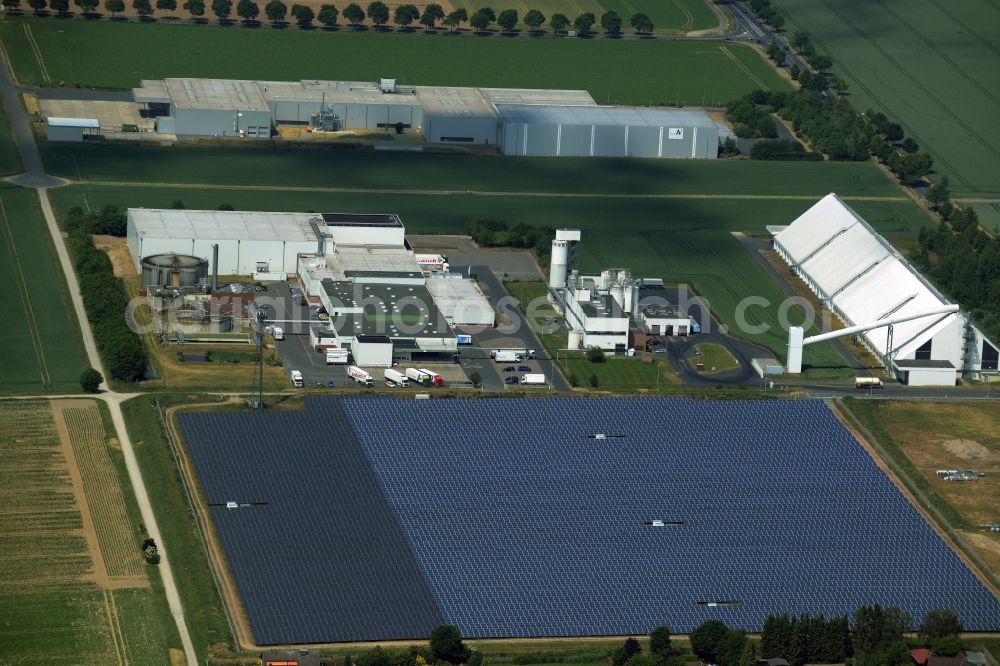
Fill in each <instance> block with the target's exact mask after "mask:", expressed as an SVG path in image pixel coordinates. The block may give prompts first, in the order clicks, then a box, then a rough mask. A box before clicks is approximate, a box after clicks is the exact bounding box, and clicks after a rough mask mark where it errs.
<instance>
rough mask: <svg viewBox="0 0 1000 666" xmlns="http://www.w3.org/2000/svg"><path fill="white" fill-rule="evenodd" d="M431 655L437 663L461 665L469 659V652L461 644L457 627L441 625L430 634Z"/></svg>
mask: <svg viewBox="0 0 1000 666" xmlns="http://www.w3.org/2000/svg"><path fill="white" fill-rule="evenodd" d="M430 647H431V655H432V656H433V657H434V659H436V660H438V661H447V662H448V663H450V664H463V663H465V660H466V659H467V658H468V657H469V650H468V648H466V647H465V645H464V644H463V643H462V632H461V631H459V629H458V627H456V626H453V625H450V624H442V625H441V626H439V627H436V628H435V629H434V631H432V632H431V642H430Z"/></svg>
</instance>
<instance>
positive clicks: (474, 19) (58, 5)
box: [3, 0, 654, 36]
mask: <svg viewBox="0 0 1000 666" xmlns="http://www.w3.org/2000/svg"><path fill="white" fill-rule="evenodd" d="M100 1H101V0H73V3H74V4H75V5H76V6H77V7H79V8H80V9H81V10H83V12H84V13H85V14H89V13H92V12H94V11H95V10H96V9H97V8H98V6H99V4H100ZM210 1H211V4H210V5H208V4H206V0H182V2H183V4H182V5H181V8H182V9H184V11H186V12H188V14H190V15H191V17H192V18H195V19H200V18H201V17H203V16H204V15H205V12H206V10H208V9H210V10H211V12H212V13H213V14H214V15H215V17H216V18H217V19H218V20H219V21H221V22H226V21H229V20H230V19H231V17H232V16H233V13H234V9H235V15H236V16H237V17H239V18H241V19H243V20H244V21H247V22H256V21H258V20H259V17H260V15H261V9H260V5H258V4H257V2H255V1H254V0H237V2H236V3H235V8H234V3H233V0H210ZM26 2H27V4H28V6H29V7H31V8H32V9H33V10H35V12H36V13H38V12H42V11H43V10H45V9H46V8H49V9H52V10H53V11H55V12H58V13H59V14H60V15H66V14H68V13H69V9H70V6H69V0H26ZM130 2H131V7H132V10H133V11H134V12H135V13H136V14H138V15H139V16H141V17H148V16H152V15H153V14H154V13H155V12H156V11H163V12H174V11H177V8H178V0H130ZM3 4H4V6H6V7H8V8H11V9H17V8H19V7H20V5H21V0H4V2H3ZM104 9H105V10H107V11H108V12H110V13H111V15H112V16H115V15H117V14H119V13H121V12H124V11H125V9H126V5H125V0H104ZM288 15H289V8H288V5H286V4H285V3H284V2H282V0H269V2H267V3H266V4H265V5H264V16H266V17H267V20H268V21H270V22H271V23H273V24H276V25H277V24H282V23H284V22H285V20H286V18H287V17H288ZM291 16H292V17H293V18H294V19H295V22H296V23H298V24H299V25H300V26H301V27H310V26H312V24H313V21H317V20H318V21H319V22H320V23H322V24H323V25H324V26H326V27H334V26H336V25H337V21H338V19H339V18H340V17H341V13H340V10H339V9H338V8H337V7H336V6H335V5H332V4H325V5H322V6H321V7H320V9H319V12H318V13H316V12H314V11H313V9H312V8H311V7H309V6H307V5H300V4H293V5H292V7H291ZM390 17H391V20H392V22H393V23H394V24H395V25H397V26H399V27H401V28H409V27H410V26H411V25H413V24H414V23H418V24H420V25H422V26H423V27H425V28H426V29H428V30H435V29H436V28H437V27H438V24H439V23H440V24H441V25H443V26H444V27H446V28H449V29H451V30H455V29H457V28H459V27H460V26H461V25H462V24H465V23H467V24H468V25H470V26H472V27H473V28H475V29H476V30H478V31H480V32H485V31H488V30H490V28H491V26H492V25H493V24H494V23H496V24H497V25H498V26H499V27H500V29H501V30H502V31H504V32H512V31H513V30H515V29H516V27H517V25H518V23H519V22H523V23H524V25H526V26H528V28H529V29H530V30H531V31H532V32H541V31H542V29H543V28H542V26H544V25H545V23H546V22H548V24H549V26H550V27H551V28H552V29H553V30H554V31H555V32H556V33H565V32H566V31H567V30H568V29H569V28H570V26H572V27H573V28H574V29H575V30H576V31H577V32H578V33H580V34H581V35H589V34H591V33H592V32H593V29H594V26H595V25H597V24H598V20H599V21H600V26H601V28H602V29H603V30H604V32H605V33H606V34H608V35H609V36H618V35H621V33H622V25H623V23H622V18H621V16H619V15H618V13H617V12H614V11H609V12H605V13H604V14H602V15H601V16H600V19H598V17H597V16H595V15H594V14H593V13H591V12H584V13H583V14H580V15H579V16H577V17H576V18H575V19H573V20H572V21H571V20H570V18H569V17H568V16H566V15H565V14H558V13H557V14H553V15H552V16H551V17H549V18H546V16H545V15H544V14H543V13H542V12H540V11H538V10H537V9H532V10H529V11H527V12H525V14H524V16H523V17H521V16H520V15H519V14H518V12H517V10H516V9H504V10H503V11H501V12H500V13H499V14H498V13H497V12H495V11H493V9H492V8H490V7H483V8H481V9H478V10H476V11H475V12H473V13H472V14H471V15H470V14H469V13H468V12H467V11H466V10H465V9H463V8H459V9H456V10H454V11H452V12H450V13H448V14H445V12H444V10H443V9H442V7H441V5H439V4H435V3H431V4H429V5H426V6H425V7H424V9H423V11H420V9H418V8H417V6H416V5H412V4H403V5H398V6H397V7H396V8H395V9H394V10H393V11H392V12H390V10H389V6H388V5H386V4H385V3H384V2H382V1H381V0H374V1H373V2H370V3H368V5H367V6H366V7H365V8H362V7H361V5H359V4H357V3H353V2H352V3H351V4H349V5H347V7H345V8H344V12H343V18H344V19H345V20H346V21H347V22H348V23H349V24H350V25H351V26H354V27H359V26H361V25H362V24H363V23H364V22H365V20H366V19H367V20H369V21H371V23H372V24H373V25H375V26H376V27H379V28H381V27H384V26H386V25H388V24H389V21H390ZM630 23H631V25H632V27H633V28H634V29H635V32H636V33H637V34H648V33H651V32H652V31H653V28H654V26H653V22H652V20H650V18H649V16H647V15H646V14H642V13H636V14H633V15H632V16H631V18H630Z"/></svg>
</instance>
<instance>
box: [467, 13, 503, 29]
mask: <svg viewBox="0 0 1000 666" xmlns="http://www.w3.org/2000/svg"><path fill="white" fill-rule="evenodd" d="M496 20H497V16H496V14H494V13H493V10H492V9H491V8H490V7H483V8H482V9H479V10H477V11H476V12H475V13H474V14H473V15H472V17H471V18H469V25H471V26H472V27H473V28H475V29H476V30H478V31H479V32H485V31H486V29H487V28H489V27H490V24H491V23H493V22H494V21H496Z"/></svg>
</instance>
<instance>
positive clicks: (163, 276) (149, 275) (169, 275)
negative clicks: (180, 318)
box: [142, 254, 208, 287]
mask: <svg viewBox="0 0 1000 666" xmlns="http://www.w3.org/2000/svg"><path fill="white" fill-rule="evenodd" d="M207 277H208V259H199V258H198V257H192V256H191V255H189V254H154V255H150V256H148V257H143V260H142V285H143V286H144V287H148V286H151V285H155V286H157V287H193V286H195V285H197V284H198V282H199V281H200V280H202V279H205V278H207Z"/></svg>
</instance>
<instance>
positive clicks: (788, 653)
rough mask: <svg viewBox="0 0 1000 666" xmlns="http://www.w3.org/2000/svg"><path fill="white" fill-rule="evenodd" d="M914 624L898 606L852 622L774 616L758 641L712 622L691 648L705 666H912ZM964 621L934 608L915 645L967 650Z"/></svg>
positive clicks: (946, 651)
mask: <svg viewBox="0 0 1000 666" xmlns="http://www.w3.org/2000/svg"><path fill="white" fill-rule="evenodd" d="M911 627H912V620H911V618H910V616H909V615H907V614H906V613H904V612H903V611H902V610H900V609H899V608H886V607H883V606H880V605H879V604H875V605H873V606H861V607H860V608H858V609H857V610H856V611H855V612H854V615H853V617H852V618H851V619H850V620H848V618H847V616H846V615H840V616H837V617H833V618H830V619H826V618H824V617H823V616H822V615H818V616H810V615H801V616H799V617H795V616H789V615H771V616H769V617H768V618H767V619H766V620H765V621H764V626H763V628H762V631H761V637H760V641H759V643H758V642H757V641H753V640H751V639H749V638H748V637H747V635H746V633H745V632H743V631H742V630H739V629H732V628H730V627H727V626H726V625H725V623H723V622H720V621H719V620H709V621H707V622H705V623H703V624H702V625H701V626H699V627H698V628H697V629H695V630H694V631H693V632H691V636H690V639H691V649H692V650H693V651H694V653H695V655H697V656H698V657H699V658H700V659H702V660H703V661H705V662H706V663H714V664H718V665H719V666H753V665H754V664H756V660H757V659H758V658H761V659H772V658H783V659H785V660H787V661H788V663H789V664H791V666H803V664H806V663H843V662H844V661H845V660H847V659H848V658H849V657H853V663H854V664H856V665H857V666H876V665H879V666H903V665H904V664H910V663H911V659H910V648H911V645H910V644H909V643H908V642H907V641H906V640H905V634H906V633H908V632H909V631H910V630H911ZM962 629H963V628H962V621H961V620H960V619H959V618H958V617H957V616H956V615H955V613H954V612H952V611H950V610H943V609H942V610H933V611H930V612H929V613H927V615H925V616H924V619H923V621H922V622H921V624H920V637H919V639H918V641H917V643H915V644H914V645H916V644H919V645H923V646H927V647H930V648H931V649H932V651H933V652H934V653H935V654H937V655H940V656H954V655H956V654H958V653H959V652H960V651H961V649H962V643H961V640H960V639H959V634H960V633H961V632H962Z"/></svg>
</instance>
